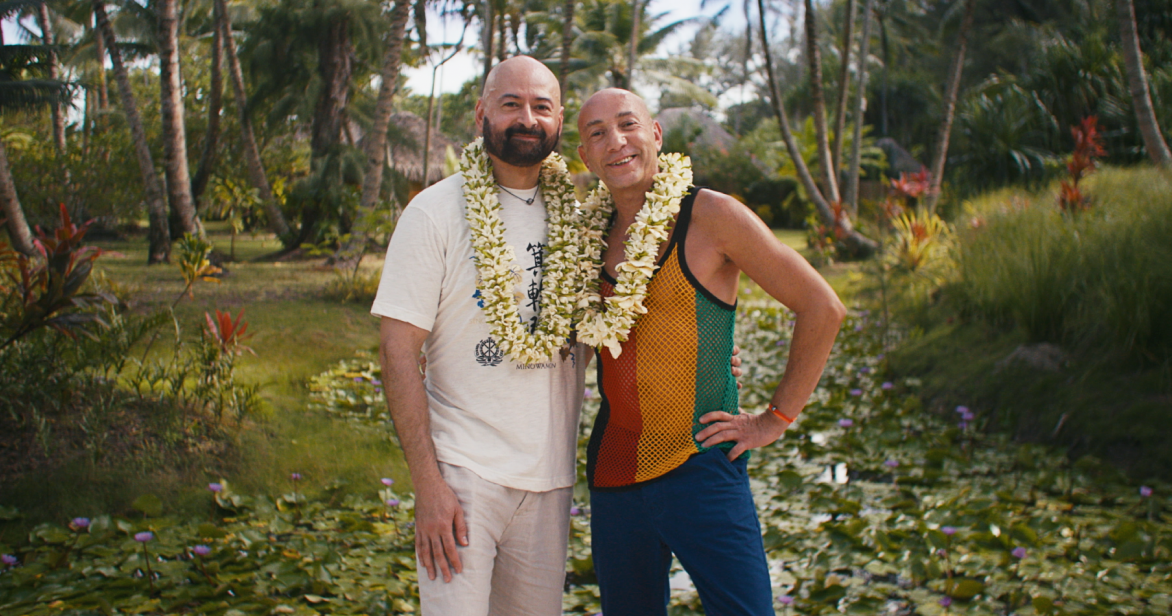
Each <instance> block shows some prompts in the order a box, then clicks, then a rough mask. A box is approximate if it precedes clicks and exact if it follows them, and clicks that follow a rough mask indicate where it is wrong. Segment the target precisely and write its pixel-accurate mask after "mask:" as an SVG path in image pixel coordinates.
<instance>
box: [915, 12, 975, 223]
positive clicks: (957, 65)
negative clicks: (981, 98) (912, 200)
mask: <svg viewBox="0 0 1172 616" xmlns="http://www.w3.org/2000/svg"><path fill="white" fill-rule="evenodd" d="M975 4H976V0H965V2H964V21H962V22H961V24H960V33H959V34H958V35H957V44H956V58H954V59H953V62H952V70H951V71H950V72H949V76H948V91H947V93H946V94H945V95H944V119H943V120H941V121H940V132H939V133H938V134H937V135H936V154H935V156H934V158H933V159H932V179H931V185H930V186H929V187H928V191H927V193H926V194H925V195H924V205H925V206H926V207H927V208H928V212H929V213H935V212H936V204H937V203H939V202H940V186H941V184H943V182H944V163H945V162H947V161H948V139H949V137H950V136H951V135H952V120H953V118H955V117H956V98H957V96H958V95H959V93H960V75H961V73H962V72H963V70H964V52H965V49H966V48H967V47H968V37H969V30H970V29H972V27H973V6H974V5H975Z"/></svg>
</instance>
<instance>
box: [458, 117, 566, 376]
mask: <svg viewBox="0 0 1172 616" xmlns="http://www.w3.org/2000/svg"><path fill="white" fill-rule="evenodd" d="M460 173H461V174H463V176H464V198H465V200H466V201H467V202H468V205H467V208H465V210H464V216H465V218H466V219H467V220H468V226H469V228H470V229H471V232H472V249H473V251H474V253H475V259H476V268H477V271H478V272H479V274H480V275H479V276H478V280H477V285H476V286H477V289H478V290H479V291H480V300H481V302H480V306H481V310H482V311H483V312H484V317H485V320H487V321H488V324H489V327H491V329H492V337H493V339H495V340H496V342H497V345H498V346H499V347H500V349H501V351H502V352H504V353H506V354H507V355H508V356H509V357H511V358H512V359H513V361H516V362H518V363H522V364H533V363H539V362H544V361H549V358H550V357H551V356H552V355H553V352H554V351H555V350H556V349H559V348H561V347H562V345H564V344H566V341H567V339H568V338H569V337H570V334H571V332H572V330H573V324H574V316H575V310H577V309H578V304H579V303H580V296H581V294H582V285H583V281H582V278H581V276H582V267H581V266H580V264H579V262H580V260H581V259H582V257H583V255H584V253H585V252H587V251H586V250H585V248H584V244H583V238H582V236H581V234H580V233H579V214H578V210H577V205H578V204H577V201H576V200H575V199H574V185H573V183H572V182H571V181H570V175H569V172H568V171H567V169H566V162H565V161H564V160H563V159H562V157H561V155H560V154H558V153H556V152H554V153H552V154H550V155H549V156H547V157H546V159H545V160H544V161H543V162H542V163H541V178H540V183H541V195H542V197H543V198H544V199H545V211H546V215H547V216H548V232H547V237H548V238H547V240H546V244H547V254H546V258H545V260H544V267H543V271H542V274H541V276H542V289H541V310H540V315H541V317H540V319H539V321H538V325H537V331H536V333H530V332H529V330H528V327H526V325H525V323H524V322H523V321H522V320H521V315H520V310H519V308H518V305H519V303H520V301H521V294H520V293H519V292H517V290H516V285H517V284H518V283H519V282H520V270H519V269H518V268H517V267H516V265H515V264H516V261H517V258H516V253H515V252H514V251H513V247H512V246H509V245H508V243H507V242H505V239H504V231H505V227H504V223H502V222H501V218H500V207H501V204H500V199H499V197H498V193H497V189H496V178H495V177H494V176H493V174H492V162H491V161H490V160H489V158H488V156H487V155H486V154H485V153H484V141H483V139H477V140H475V141H473V142H472V143H470V144H468V146H467V147H466V148H464V154H463V155H462V156H461V157H460Z"/></svg>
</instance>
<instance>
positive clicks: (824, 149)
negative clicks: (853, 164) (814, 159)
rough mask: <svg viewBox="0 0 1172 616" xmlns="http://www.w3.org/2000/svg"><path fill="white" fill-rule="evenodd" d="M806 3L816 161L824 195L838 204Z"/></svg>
mask: <svg viewBox="0 0 1172 616" xmlns="http://www.w3.org/2000/svg"><path fill="white" fill-rule="evenodd" d="M805 1H806V20H805V21H806V61H807V62H808V63H809V67H810V94H811V98H812V99H813V101H812V102H813V106H814V129H815V130H816V131H817V135H818V160H819V161H820V162H821V163H822V181H823V182H825V189H826V192H825V195H826V198H827V199H829V200H830V202H831V203H838V202H839V201H841V197H840V196H839V194H838V169H837V168H836V167H835V166H834V160H833V158H832V157H831V156H830V141H829V140H828V139H827V135H826V133H827V131H826V97H825V96H823V94H822V52H821V50H820V49H819V47H818V25H817V14H816V13H815V11H814V1H813V0H805Z"/></svg>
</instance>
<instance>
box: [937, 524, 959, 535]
mask: <svg viewBox="0 0 1172 616" xmlns="http://www.w3.org/2000/svg"><path fill="white" fill-rule="evenodd" d="M940 532H942V533H944V534H945V535H948V536H949V537H951V536H953V535H955V534H956V527H955V526H941V527H940Z"/></svg>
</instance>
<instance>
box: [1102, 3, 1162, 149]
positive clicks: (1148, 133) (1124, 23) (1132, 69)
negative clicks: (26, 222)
mask: <svg viewBox="0 0 1172 616" xmlns="http://www.w3.org/2000/svg"><path fill="white" fill-rule="evenodd" d="M1115 11H1116V13H1117V14H1118V18H1119V32H1120V38H1122V39H1123V60H1124V63H1125V64H1126V66H1127V85H1128V86H1129V87H1130V89H1131V101H1132V107H1133V108H1134V109H1135V119H1136V121H1137V122H1138V123H1139V132H1140V134H1141V135H1143V139H1144V147H1145V148H1146V149H1147V151H1148V156H1149V157H1150V158H1151V159H1152V162H1153V163H1156V164H1157V165H1159V166H1161V167H1172V152H1170V151H1169V150H1168V142H1167V141H1165V140H1164V134H1163V133H1162V132H1160V123H1159V122H1158V121H1157V120H1156V113H1155V111H1153V110H1152V96H1151V92H1150V91H1149V90H1148V76H1147V74H1146V73H1145V72H1144V64H1143V56H1142V55H1141V54H1140V49H1139V33H1137V32H1136V28H1135V6H1134V5H1133V4H1132V2H1131V0H1115Z"/></svg>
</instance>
